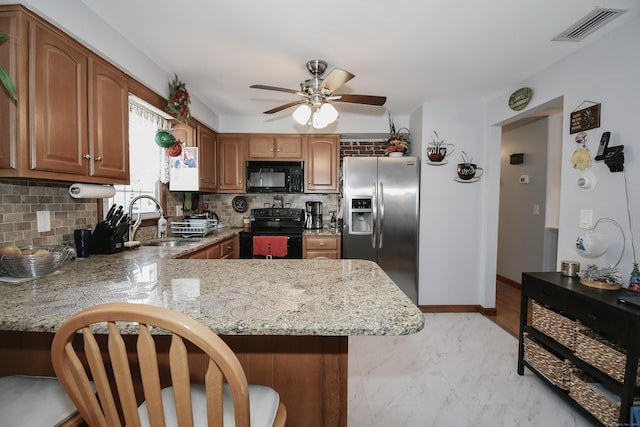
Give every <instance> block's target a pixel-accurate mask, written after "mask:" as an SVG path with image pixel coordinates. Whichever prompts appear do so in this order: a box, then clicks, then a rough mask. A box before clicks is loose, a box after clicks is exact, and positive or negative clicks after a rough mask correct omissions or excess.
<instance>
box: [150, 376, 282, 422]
mask: <svg viewBox="0 0 640 427" xmlns="http://www.w3.org/2000/svg"><path fill="white" fill-rule="evenodd" d="M222 392H223V399H224V400H223V404H222V405H223V411H224V414H223V423H224V426H225V427H233V426H235V419H234V413H233V399H232V398H231V390H230V388H229V386H228V385H227V384H225V385H224V386H223V391H222ZM191 403H192V405H193V407H194V411H193V424H194V425H195V426H206V425H207V401H206V393H205V389H204V384H193V385H191ZM279 403H280V396H279V395H278V393H277V392H276V391H275V390H274V389H272V388H270V387H266V386H262V385H254V384H249V409H250V417H251V427H272V426H273V421H274V420H275V418H276V413H277V412H278V404H279ZM162 405H163V406H164V412H165V418H166V420H165V421H166V427H177V426H178V421H177V418H176V410H175V401H174V399H173V387H167V388H164V389H162ZM138 413H139V414H140V419H141V424H142V427H148V426H149V418H148V416H147V406H146V404H145V403H142V405H140V407H139V408H138Z"/></svg>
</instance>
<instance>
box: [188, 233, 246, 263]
mask: <svg viewBox="0 0 640 427" xmlns="http://www.w3.org/2000/svg"><path fill="white" fill-rule="evenodd" d="M239 251H240V244H239V237H238V236H233V237H229V238H228V239H225V240H223V241H221V242H217V243H214V244H213V245H210V246H207V247H206V248H202V249H199V250H197V251H195V252H191V253H190V254H187V255H185V256H183V257H180V258H182V259H221V258H223V259H238V258H240V252H239Z"/></svg>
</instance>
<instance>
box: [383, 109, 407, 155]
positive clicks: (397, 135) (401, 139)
mask: <svg viewBox="0 0 640 427" xmlns="http://www.w3.org/2000/svg"><path fill="white" fill-rule="evenodd" d="M403 130H404V131H406V132H405V133H402V131H403ZM409 145H410V142H409V129H407V128H400V129H398V130H397V131H396V125H395V124H394V123H393V119H392V118H391V113H389V138H387V141H386V144H385V147H386V149H385V150H384V151H385V153H386V154H389V153H393V152H400V153H406V152H407V151H409Z"/></svg>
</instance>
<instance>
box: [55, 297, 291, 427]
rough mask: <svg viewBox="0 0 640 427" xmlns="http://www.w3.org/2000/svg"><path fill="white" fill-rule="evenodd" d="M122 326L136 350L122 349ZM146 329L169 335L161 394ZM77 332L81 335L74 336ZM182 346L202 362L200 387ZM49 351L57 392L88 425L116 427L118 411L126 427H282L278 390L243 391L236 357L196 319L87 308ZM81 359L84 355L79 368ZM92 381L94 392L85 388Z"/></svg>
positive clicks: (146, 310) (135, 308)
mask: <svg viewBox="0 0 640 427" xmlns="http://www.w3.org/2000/svg"><path fill="white" fill-rule="evenodd" d="M121 328H122V329H123V332H124V329H126V332H128V333H127V334H126V335H132V334H133V335H134V337H133V338H136V337H135V334H136V333H137V339H136V351H133V349H129V350H127V348H126V344H125V341H126V339H125V338H131V337H123V336H122V335H123V332H121ZM150 328H154V330H155V331H159V332H160V334H165V335H166V334H170V336H171V338H170V347H169V355H168V364H169V371H170V382H171V384H170V386H169V387H166V388H164V389H161V381H162V378H161V375H160V374H159V363H158V360H159V358H158V354H157V350H156V342H155V341H154V338H153V336H152V334H151V330H150ZM157 328H160V329H157ZM78 331H80V332H81V335H78V336H76V335H77V332H78ZM94 331H95V333H96V334H104V333H107V334H108V337H107V338H106V340H107V341H108V345H107V347H108V348H107V349H101V348H100V345H99V342H100V341H101V340H100V338H101V337H99V336H98V337H96V335H94ZM74 336H75V339H74ZM97 338H98V339H97ZM102 338H104V337H102ZM102 341H104V340H102ZM185 341H188V342H190V343H191V344H193V345H195V346H196V347H197V348H199V349H200V350H201V351H202V352H203V353H204V354H205V356H206V360H207V362H206V364H207V366H206V374H205V375H204V384H191V380H190V370H189V361H188V358H187V355H188V352H187V348H186V345H185V344H186V343H185ZM103 347H104V345H103ZM51 351H52V360H53V367H54V370H55V372H56V375H57V376H58V378H59V380H60V383H61V384H62V387H63V388H64V389H65V391H66V392H67V394H68V395H69V397H70V398H71V400H72V401H73V403H74V404H75V405H76V407H77V408H78V410H79V412H80V414H81V415H82V417H83V418H84V419H85V420H86V421H87V423H88V424H89V426H91V427H93V426H105V427H112V426H121V425H122V420H121V418H120V415H119V414H120V413H121V414H122V417H123V418H124V423H125V424H126V425H127V426H128V427H138V426H147V425H150V426H154V427H155V426H165V425H167V426H180V427H183V426H193V425H198V426H204V425H208V426H209V427H213V426H223V425H224V426H233V425H235V426H236V427H249V426H252V427H256V426H269V427H271V426H284V425H285V422H286V409H285V407H284V405H283V404H282V403H281V402H280V399H279V396H278V393H277V392H275V391H274V390H273V389H271V388H269V387H266V386H260V385H248V384H247V379H246V376H245V374H244V371H243V369H242V366H241V365H240V362H239V360H238V358H237V357H236V355H235V354H234V353H233V351H231V349H230V348H229V347H228V346H227V345H226V344H225V343H224V341H222V339H220V337H218V336H217V335H216V334H215V333H214V332H213V331H211V330H210V329H208V328H207V327H206V326H204V325H202V324H201V323H199V322H197V321H195V320H194V319H192V318H190V317H188V316H185V315H183V314H180V313H177V312H175V311H172V310H169V309H165V308H160V307H154V306H149V305H143V304H127V303H113V304H104V305H98V306H95V307H92V308H89V309H86V310H84V311H82V312H80V313H78V314H76V315H75V316H73V317H71V318H70V319H68V320H67V321H66V322H65V323H64V324H63V325H62V326H61V327H60V329H59V330H58V332H57V333H56V335H55V337H54V340H53V344H52V350H51ZM81 353H84V354H86V363H85V364H84V365H83V362H82V361H81V357H80V356H81ZM135 353H137V358H136V357H135V356H136V355H135ZM135 360H137V362H138V363H139V372H140V379H139V382H141V384H142V387H141V390H142V394H143V397H144V399H143V400H144V401H143V403H142V404H141V405H138V403H137V402H138V401H137V399H136V394H135V385H136V383H135V382H134V380H133V377H134V374H135V373H136V372H137V370H136V369H132V366H131V365H133V363H132V361H135ZM86 365H88V367H85V366H86ZM90 378H92V379H93V382H94V383H95V388H96V391H97V393H93V392H92V390H91V388H90V383H89V379H90ZM110 379H111V381H112V382H113V384H112V383H110ZM225 381H226V383H225ZM138 385H139V384H138ZM138 389H139V390H140V387H138ZM96 394H97V396H96ZM118 402H119V403H118ZM223 421H224V424H223ZM234 421H235V424H234Z"/></svg>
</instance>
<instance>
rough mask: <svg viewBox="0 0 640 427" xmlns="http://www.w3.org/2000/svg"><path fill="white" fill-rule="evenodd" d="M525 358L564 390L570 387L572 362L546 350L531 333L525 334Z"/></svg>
mask: <svg viewBox="0 0 640 427" xmlns="http://www.w3.org/2000/svg"><path fill="white" fill-rule="evenodd" d="M524 360H525V361H526V362H527V363H529V364H530V365H531V366H533V367H534V368H535V369H536V370H537V371H538V372H540V373H541V374H543V375H544V376H545V377H546V378H547V379H548V380H549V381H551V382H552V383H553V384H555V385H556V386H558V387H560V388H561V389H563V390H568V389H569V377H570V375H571V368H572V366H573V365H572V364H571V362H569V361H568V360H563V359H560V358H558V357H556V356H555V355H553V354H552V353H550V352H549V351H547V350H545V349H544V347H542V346H541V345H540V344H538V343H537V342H536V341H535V340H534V339H533V338H532V337H530V336H529V334H526V333H525V334H524Z"/></svg>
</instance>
